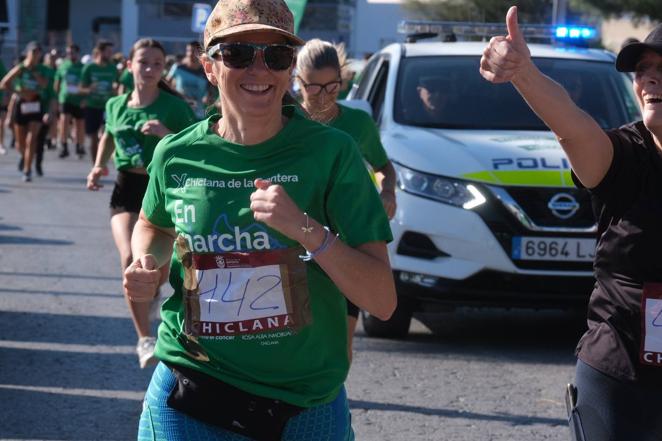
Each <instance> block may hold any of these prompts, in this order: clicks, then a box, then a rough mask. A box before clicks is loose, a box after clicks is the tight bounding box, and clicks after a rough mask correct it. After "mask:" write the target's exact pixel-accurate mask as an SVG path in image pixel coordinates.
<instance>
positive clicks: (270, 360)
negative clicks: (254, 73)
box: [142, 107, 392, 407]
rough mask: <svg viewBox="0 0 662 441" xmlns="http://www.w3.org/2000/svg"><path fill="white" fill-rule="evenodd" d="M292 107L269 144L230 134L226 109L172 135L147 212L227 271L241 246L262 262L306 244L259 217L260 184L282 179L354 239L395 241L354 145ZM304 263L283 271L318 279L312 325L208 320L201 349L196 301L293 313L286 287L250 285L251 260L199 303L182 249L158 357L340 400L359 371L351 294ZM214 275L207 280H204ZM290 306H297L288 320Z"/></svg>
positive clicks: (261, 386) (261, 391) (287, 391)
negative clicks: (350, 331)
mask: <svg viewBox="0 0 662 441" xmlns="http://www.w3.org/2000/svg"><path fill="white" fill-rule="evenodd" d="M284 111H285V114H286V115H287V116H289V117H290V118H289V120H288V123H287V124H286V125H285V127H284V128H283V129H282V130H281V131H280V132H279V133H278V134H277V135H276V136H274V137H273V138H271V139H269V140H267V141H265V142H263V143H260V144H257V145H251V146H244V145H238V144H234V143H231V142H228V141H226V140H224V139H222V138H220V137H219V136H218V135H217V134H216V133H215V132H214V131H213V128H212V127H213V125H214V124H215V123H216V121H217V120H218V118H219V116H218V115H215V116H211V117H209V118H208V119H206V120H203V121H201V122H199V123H197V124H195V125H192V126H191V127H189V128H187V129H186V130H184V131H182V132H180V133H179V134H177V135H171V136H167V137H165V138H164V139H163V140H162V141H161V142H160V143H159V145H158V146H157V147H156V152H155V154H154V158H153V160H152V163H151V164H150V166H149V168H148V171H149V175H150V179H149V185H148V188H147V191H146V193H145V197H144V199H143V206H142V208H143V210H144V213H145V215H146V216H147V218H148V219H149V220H150V222H152V223H154V224H155V225H157V226H160V227H164V228H175V230H176V232H177V233H178V234H179V235H180V238H183V240H184V242H186V243H187V244H188V246H189V247H190V248H191V249H192V251H193V252H194V253H195V254H197V255H198V256H202V257H203V258H212V259H213V258H215V259H216V263H217V264H218V266H219V268H221V267H224V266H225V265H226V263H227V265H232V262H233V258H224V257H223V256H221V255H220V254H217V253H226V254H228V253H231V252H233V251H234V252H239V253H235V254H241V255H243V256H244V258H248V259H253V258H254V259H256V260H259V257H258V256H260V255H263V253H267V254H269V253H271V252H273V253H290V254H292V253H293V252H301V251H302V250H301V249H299V248H297V247H299V244H298V243H296V242H294V241H292V240H291V239H289V238H287V237H285V236H284V235H282V234H280V233H279V232H277V231H275V230H273V229H271V228H269V227H268V226H266V225H265V224H263V223H260V222H256V221H255V219H254V218H253V213H252V212H251V209H250V195H251V193H252V192H253V191H254V190H255V189H254V188H253V181H254V179H256V178H267V179H270V180H271V181H272V182H273V183H274V184H279V185H282V186H283V187H284V189H285V191H286V192H287V193H288V194H289V196H290V197H291V198H292V199H293V201H294V202H295V203H296V204H297V205H298V206H299V207H300V208H301V209H302V210H303V211H305V212H307V213H308V215H309V216H311V217H312V218H314V219H316V220H318V221H319V222H320V223H322V224H324V225H327V226H329V228H330V229H331V230H332V231H333V232H336V233H338V234H339V236H340V239H341V240H343V241H344V242H345V243H347V244H348V245H349V246H352V247H356V246H359V245H361V244H364V243H367V242H373V241H390V240H392V236H391V231H390V227H389V224H388V220H387V219H386V215H385V214H384V209H383V208H382V204H381V202H380V200H379V196H378V195H377V192H376V190H375V187H374V185H373V184H372V182H371V181H370V179H369V177H368V174H367V173H366V172H365V167H364V165H363V161H361V159H360V155H359V153H358V149H357V147H356V145H355V143H354V141H353V140H352V139H351V138H350V137H349V136H348V135H347V134H345V133H342V132H341V131H339V130H335V129H333V128H330V127H327V126H324V125H322V124H319V123H316V122H314V121H310V120H308V119H307V118H305V117H304V116H303V115H301V114H300V113H299V112H298V111H297V112H295V111H294V110H293V108H292V107H285V108H284ZM209 253H215V254H209ZM279 255H280V254H279ZM246 256H248V257H246ZM251 256H252V257H251ZM293 260H294V261H295V262H296V263H292V260H290V261H289V263H282V262H283V261H280V262H281V265H280V267H284V268H286V269H283V270H282V271H283V272H281V275H282V274H285V273H287V272H288V271H289V270H291V269H293V268H297V270H298V271H300V272H299V273H298V274H300V275H302V276H301V277H302V279H303V280H304V281H306V282H307V288H306V289H305V295H303V296H302V297H299V300H301V299H302V298H303V300H304V301H303V302H302V303H301V302H299V304H303V305H306V306H305V307H304V308H303V309H305V310H306V311H308V312H309V316H310V317H311V319H310V321H308V322H306V323H307V324H306V325H304V326H302V327H301V328H300V329H297V330H293V329H290V328H286V329H279V330H278V331H274V330H273V329H272V328H270V327H269V326H272V325H273V326H277V325H278V321H277V320H276V319H273V320H274V321H273V322H272V321H271V320H272V319H268V320H267V321H266V322H265V321H262V322H260V323H262V324H260V323H258V322H259V320H248V321H247V322H241V321H239V322H233V323H228V322H221V323H225V325H224V327H221V328H218V327H215V328H214V327H210V328H208V329H207V330H206V331H205V326H199V327H198V328H197V329H199V330H200V329H201V332H202V334H201V335H200V336H198V337H197V342H196V343H195V344H193V345H192V346H191V343H190V342H191V341H192V340H191V339H187V338H185V337H184V334H183V329H185V328H184V326H188V325H189V324H190V322H191V320H189V322H186V321H185V318H184V317H190V315H189V316H187V312H191V311H195V309H196V308H197V311H198V313H199V314H201V317H202V314H203V313H211V311H212V308H214V309H213V311H215V313H216V314H227V315H228V316H229V317H234V316H235V314H236V316H237V317H240V318H243V317H244V315H245V314H249V313H255V314H269V315H270V316H273V315H276V316H277V315H278V314H280V313H281V312H282V311H283V309H282V308H280V309H279V307H277V306H275V305H271V304H270V303H269V300H265V298H262V294H264V295H266V294H267V291H268V290H269V289H274V292H276V287H277V284H273V283H270V284H269V286H265V287H264V292H262V293H260V292H256V291H255V289H252V290H248V286H249V285H250V284H251V283H257V281H256V280H258V281H259V280H260V278H257V276H255V277H256V278H252V276H246V274H245V273H242V271H249V273H250V271H257V269H256V270H253V269H245V268H244V269H242V270H241V271H239V272H238V273H235V272H234V271H235V270H234V269H232V270H231V272H230V273H224V274H225V275H223V276H222V277H221V276H218V275H217V278H216V279H213V277H214V276H213V275H211V276H209V277H212V279H209V277H208V280H207V281H206V282H205V283H207V284H209V283H215V285H214V289H213V292H211V291H212V290H206V291H204V292H202V291H203V289H202V288H201V289H200V296H199V299H197V298H196V297H195V296H191V295H189V294H186V292H187V291H186V290H183V288H182V283H183V276H184V271H183V267H182V264H181V263H180V261H179V260H178V259H177V258H176V257H175V256H173V259H172V261H171V268H170V270H171V271H170V283H171V284H172V286H173V287H174V290H175V291H174V294H173V295H172V296H171V297H170V298H169V299H168V300H167V301H166V302H165V303H164V305H163V307H162V312H161V315H162V318H163V321H162V323H161V325H160V327H159V335H158V340H157V345H156V355H157V357H158V358H159V359H161V360H164V361H165V362H170V363H174V364H177V365H183V366H186V367H189V368H193V369H197V370H200V371H202V372H205V373H207V374H208V375H211V376H214V377H216V378H218V379H220V380H222V381H225V382H227V383H229V384H232V385H234V386H235V387H238V388H240V389H242V390H245V391H247V392H250V393H253V394H256V395H259V396H265V397H271V398H274V399H279V400H283V401H286V402H288V403H292V404H295V405H299V406H303V407H311V406H317V405H320V404H324V403H328V402H330V401H332V400H333V399H335V397H336V396H337V394H338V392H339V390H340V388H341V387H342V384H343V382H344V381H345V378H346V376H347V372H348V369H349V360H348V355H347V322H346V315H347V306H346V300H345V297H344V296H343V294H342V293H341V292H340V290H339V289H338V288H337V287H336V286H335V285H334V284H333V282H332V281H331V279H330V278H329V277H328V276H327V275H326V273H325V272H324V271H323V270H322V269H321V268H320V267H319V266H318V265H317V264H316V263H315V262H314V261H310V262H302V261H301V260H300V259H299V258H298V257H296V256H294V259H293ZM253 266H257V267H260V268H263V267H261V266H260V265H259V264H258V265H253ZM205 274H207V273H206V272H205V273H202V275H198V276H197V277H199V278H200V283H202V281H203V278H204V275H205ZM242 274H244V276H243V278H242ZM250 274H253V273H250ZM232 275H235V279H232ZM283 277H285V276H284V275H283ZM263 278H264V277H263ZM189 280H191V279H189ZM214 280H216V282H214ZM233 280H234V281H233ZM237 280H238V281H237ZM278 280H279V281H280V280H281V279H280V278H278ZM244 282H245V283H246V285H245V288H244V285H243V284H242V283H244ZM278 283H281V282H278ZM282 283H283V286H284V285H285V282H282ZM304 285H305V283H304V284H299V285H297V286H299V287H301V286H304ZM201 286H202V285H201ZM205 286H206V285H205ZM250 286H253V285H250ZM283 286H281V288H282V289H286V288H284V287H283ZM242 290H243V291H242ZM247 292H250V293H251V294H250V295H249V294H247ZM242 293H243V294H242ZM279 296H280V297H278V296H276V297H277V298H281V299H282V298H283V296H284V295H283V294H279ZM191 299H194V300H191ZM185 305H192V306H185ZM271 309H273V310H271ZM263 310H269V311H266V312H265V311H263ZM288 311H289V309H285V312H286V314H285V315H286V316H287V313H288ZM240 314H241V316H240ZM214 323H217V322H214ZM281 323H282V322H281ZM242 324H243V325H242ZM242 326H244V328H243V329H242ZM264 326H266V327H264ZM214 330H215V331H214ZM205 332H207V333H211V334H207V335H205V334H204V333H205ZM214 332H216V334H214ZM192 347H194V348H195V349H192ZM187 348H188V351H187ZM196 353H197V354H198V355H199V354H201V353H204V354H205V355H206V356H205V357H200V356H196V355H195V354H196Z"/></svg>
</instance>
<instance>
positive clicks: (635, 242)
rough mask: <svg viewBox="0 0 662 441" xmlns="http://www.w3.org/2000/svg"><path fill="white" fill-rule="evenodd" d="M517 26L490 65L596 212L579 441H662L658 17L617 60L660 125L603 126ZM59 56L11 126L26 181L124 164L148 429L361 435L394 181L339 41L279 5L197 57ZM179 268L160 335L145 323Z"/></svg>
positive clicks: (132, 306)
mask: <svg viewBox="0 0 662 441" xmlns="http://www.w3.org/2000/svg"><path fill="white" fill-rule="evenodd" d="M249 12H250V13H249ZM507 28H508V36H503V37H495V38H493V39H492V40H491V41H490V43H489V44H488V46H487V47H486V49H485V52H484V54H483V58H482V60H481V65H480V72H481V73H482V75H483V76H484V77H485V79H486V80H488V81H491V82H494V83H504V82H511V83H513V84H514V85H515V87H516V88H517V90H518V91H519V92H520V94H521V95H522V96H523V97H524V98H525V99H526V102H527V103H528V104H529V105H530V106H531V107H532V109H533V110H534V111H535V112H536V113H537V114H538V115H539V116H540V117H541V118H542V119H543V120H544V121H545V123H546V124H547V125H548V127H549V128H550V129H551V130H552V131H553V132H554V133H555V134H556V136H557V137H558V139H559V141H560V143H561V145H562V147H563V148H564V150H565V152H566V154H567V156H568V157H569V159H570V162H571V163H572V166H573V172H574V174H573V178H574V179H575V182H576V184H577V186H579V187H585V188H587V189H589V191H590V193H591V195H592V197H593V198H594V203H595V204H596V207H597V211H598V213H597V214H598V218H599V226H600V234H599V238H598V247H597V257H596V262H595V269H596V272H595V274H596V279H597V283H596V285H595V291H594V292H593V295H592V297H591V303H590V305H589V321H588V323H589V330H588V332H587V333H586V335H585V336H584V337H583V338H582V340H581V341H580V344H579V348H578V357H579V361H578V365H577V374H576V387H575V386H571V388H569V389H568V390H569V391H571V393H570V394H569V403H570V406H569V407H570V410H571V411H572V415H571V417H570V423H571V427H572V429H573V430H572V433H573V437H574V439H587V440H598V439H600V440H622V439H642V440H643V439H661V437H662V433H661V432H662V427H661V424H660V421H662V418H661V415H660V409H662V401H661V400H662V394H661V393H660V391H661V390H662V389H661V384H662V380H661V378H662V376H661V375H660V371H659V369H660V366H662V353H657V358H654V354H653V353H650V352H646V351H644V350H643V348H644V344H642V341H644V342H649V340H651V339H654V340H655V342H658V341H662V331H660V330H659V328H661V326H659V324H657V321H655V320H658V318H659V316H660V311H659V299H660V298H662V279H661V276H660V274H662V267H661V266H660V259H659V257H658V254H659V253H658V252H657V251H658V249H659V247H660V246H662V235H661V234H660V229H659V223H658V222H660V221H662V208H661V205H660V200H662V193H661V190H660V189H661V188H662V184H661V182H662V181H661V180H660V176H662V153H660V152H661V151H662V107H661V106H662V25H660V26H658V27H657V28H655V30H654V31H653V32H652V33H651V34H650V35H649V36H648V37H647V38H646V40H645V41H644V42H643V43H632V44H629V45H627V46H626V47H624V48H623V49H622V50H621V51H620V53H619V55H618V58H617V60H616V68H617V69H618V70H620V71H623V72H633V92H634V94H635V96H636V98H637V102H638V104H639V107H640V110H641V113H642V117H643V121H639V122H636V123H632V124H630V125H628V126H625V127H622V128H620V129H614V130H609V131H606V132H605V131H604V130H603V129H601V128H600V126H599V125H598V124H597V123H596V122H595V121H594V120H593V119H592V118H591V117H590V116H589V115H587V114H586V113H584V112H583V111H582V110H581V109H579V108H578V107H577V106H576V105H575V103H574V102H573V100H572V97H571V95H570V94H568V93H567V92H566V91H565V90H564V89H563V88H562V87H561V86H560V85H559V84H557V83H556V82H554V81H552V80H551V79H550V78H548V77H546V76H545V75H543V74H542V73H541V72H540V71H539V70H538V69H537V68H536V66H535V65H534V64H533V62H532V60H531V56H530V53H529V50H528V46H527V43H526V41H525V40H524V37H523V36H522V34H521V33H520V30H519V26H518V23H517V10H516V8H511V10H510V11H509V13H508V16H507ZM297 51H298V58H297ZM60 55H61V54H60V53H59V52H57V51H54V50H51V51H49V52H48V53H44V52H43V49H42V47H41V46H40V45H39V44H38V43H37V42H31V43H29V44H28V45H27V46H26V47H25V51H24V54H23V56H22V57H21V59H20V60H18V61H17V62H16V64H15V65H14V66H13V67H12V68H11V69H10V70H9V71H8V72H6V73H4V72H3V75H2V80H1V81H0V89H2V90H3V91H4V95H3V97H2V102H3V106H2V124H0V127H1V128H4V127H5V125H7V127H10V128H11V135H12V137H13V141H12V143H11V146H13V147H14V148H15V149H16V150H17V152H18V153H19V155H18V157H19V163H18V169H19V171H20V172H21V173H22V179H23V180H24V181H26V182H30V181H31V180H32V170H33V169H34V170H35V172H36V174H37V175H43V173H44V167H43V156H44V155H43V152H44V149H56V148H59V155H58V156H59V157H60V158H61V159H62V160H64V159H66V158H67V157H68V156H70V155H72V154H75V155H76V156H78V157H80V158H82V157H84V156H86V155H89V157H90V158H91V161H92V168H91V170H90V172H89V175H88V176H87V187H88V189H90V190H98V189H99V188H100V187H101V186H102V185H101V178H102V177H103V176H105V175H108V174H109V171H108V166H107V163H108V161H109V160H110V159H111V157H112V158H113V162H114V166H115V169H116V171H117V173H116V180H115V184H114V188H113V191H112V195H111V199H110V216H111V222H110V224H111V230H112V234H113V238H114V240H115V243H116V246H117V249H118V252H119V255H120V260H121V266H122V271H123V275H124V295H125V298H126V301H127V304H128V306H129V310H130V312H131V316H132V318H133V322H134V325H135V328H136V333H137V336H138V344H137V353H138V357H139V362H140V366H141V367H145V366H148V365H150V364H153V363H157V362H159V364H158V366H157V368H156V370H155V372H154V375H153V377H152V381H151V383H150V385H149V390H148V393H147V394H146V398H145V402H144V406H143V414H142V418H141V422H140V429H139V435H138V437H139V439H169V440H176V439H189V440H190V439H218V440H231V439H239V438H237V435H242V436H245V437H249V438H250V439H258V440H262V439H287V440H304V439H305V440H309V439H330V440H351V439H353V438H354V435H353V431H352V428H351V418H350V415H349V408H348V401H347V397H346V394H345V390H344V386H343V384H344V381H345V378H346V375H347V373H348V370H349V366H350V363H351V338H352V334H353V331H354V326H355V324H356V316H357V311H358V309H359V308H360V309H364V310H366V311H367V312H369V313H370V314H372V315H374V316H376V317H378V318H380V319H383V320H387V319H388V318H389V317H390V316H391V314H392V313H393V311H394V310H395V307H396V294H395V285H394V281H393V277H392V273H391V268H390V265H389V260H388V254H387V251H386V242H388V241H390V240H391V239H392V236H391V232H390V228H389V224H388V219H389V218H392V217H393V215H394V213H395V212H396V200H395V184H396V182H395V181H396V177H395V172H394V170H393V166H392V165H391V163H390V161H389V160H388V157H387V156H386V153H385V152H384V148H383V146H382V145H381V142H380V140H379V133H378V131H377V129H376V127H375V125H374V122H373V121H372V119H371V118H370V117H369V116H368V115H367V114H363V113H361V112H359V111H356V110H352V109H350V108H349V107H345V106H343V105H339V104H338V103H337V98H338V96H339V94H340V93H341V90H342V89H343V87H344V86H346V85H345V84H344V82H345V79H346V78H350V77H351V75H347V74H346V72H343V67H344V65H345V60H344V57H343V52H342V50H339V48H337V47H335V46H334V45H332V44H330V43H327V42H323V41H320V40H312V41H309V42H307V43H306V42H304V41H302V40H301V39H300V38H299V37H297V36H296V35H294V33H293V17H292V14H291V13H290V11H289V9H288V8H287V6H286V4H285V2H283V1H282V0H228V1H223V2H218V4H217V5H216V7H215V8H214V10H213V12H212V15H211V17H210V19H209V20H208V22H207V26H206V28H205V33H204V46H201V45H200V44H199V43H197V42H191V43H190V44H189V45H188V47H187V51H186V54H185V55H184V56H183V57H182V58H181V60H179V61H176V60H175V61H173V59H172V57H169V56H167V54H166V51H165V50H164V48H163V46H162V45H161V44H160V43H159V42H158V41H155V40H153V39H148V38H146V39H141V40H138V41H137V42H135V44H134V45H133V47H132V50H131V52H130V54H128V56H127V58H126V59H125V58H124V57H123V56H121V55H113V47H112V44H110V43H109V42H107V41H99V42H97V44H96V46H95V47H94V51H93V53H92V55H91V57H90V60H89V62H87V63H83V61H82V59H81V57H80V50H79V48H78V46H76V45H75V44H72V45H69V46H68V47H67V48H66V56H65V57H60ZM477 68H478V67H477ZM3 71H4V69H3ZM294 84H296V86H298V88H299V90H300V95H299V99H298V100H297V99H296V97H293V96H292V88H293V85H294ZM219 91H220V92H219ZM219 95H220V96H219ZM5 122H6V123H7V124H5ZM0 130H2V129H0ZM5 135H6V134H5V133H3V132H1V131H0V139H2V140H4V139H6V138H9V137H5ZM157 144H158V148H157ZM0 148H1V149H2V152H6V150H7V149H8V148H10V146H0ZM366 164H368V168H369V169H371V171H372V173H371V174H370V173H368V172H367V171H366ZM371 177H372V179H371ZM375 189H377V191H375ZM439 222H444V219H439ZM168 277H169V280H170V283H171V285H172V288H173V290H174V294H172V295H171V296H170V297H168V299H167V300H166V301H165V303H164V304H163V305H162V306H161V316H162V320H163V321H162V324H161V325H160V327H159V333H158V339H157V338H155V337H154V336H152V335H151V332H150V319H149V311H150V308H151V305H152V304H153V303H154V302H155V299H156V298H158V292H159V289H160V286H161V285H162V284H163V283H164V282H165V281H166V280H167V279H168ZM656 305H657V306H656ZM656 314H657V315H656ZM348 316H349V318H348ZM649 316H651V317H653V318H655V320H653V322H652V323H653V326H651V328H650V329H646V328H645V327H644V326H642V323H644V322H643V321H642V320H643V319H644V318H646V317H649ZM640 349H641V351H640ZM640 352H641V353H640ZM442 392H443V391H442ZM218 397H223V399H222V400H219V399H218ZM241 439H245V438H243V437H242V438H241Z"/></svg>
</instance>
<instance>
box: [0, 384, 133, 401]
mask: <svg viewBox="0 0 662 441" xmlns="http://www.w3.org/2000/svg"><path fill="white" fill-rule="evenodd" d="M0 389H12V390H24V391H30V392H41V393H47V394H60V395H74V396H78V397H94V398H117V399H120V400H133V401H142V400H143V398H145V392H144V391H134V390H107V389H75V388H63V387H43V386H25V385H16V384H0Z"/></svg>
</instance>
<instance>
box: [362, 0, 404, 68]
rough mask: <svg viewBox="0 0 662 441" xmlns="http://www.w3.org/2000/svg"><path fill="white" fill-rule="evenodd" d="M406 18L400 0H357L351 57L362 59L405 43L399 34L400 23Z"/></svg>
mask: <svg viewBox="0 0 662 441" xmlns="http://www.w3.org/2000/svg"><path fill="white" fill-rule="evenodd" d="M405 18H406V14H405V11H404V9H403V8H402V7H401V4H400V1H398V0H357V1H356V13H355V14H354V23H353V29H352V39H351V48H350V50H351V55H352V56H353V57H355V58H361V57H362V56H363V55H364V54H365V53H367V52H376V51H378V50H379V49H381V48H383V47H384V46H386V45H388V44H391V43H394V42H398V41H404V36H403V35H400V34H398V33H397V27H398V23H400V21H401V20H404V19H405Z"/></svg>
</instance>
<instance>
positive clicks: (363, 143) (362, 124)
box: [329, 104, 388, 170]
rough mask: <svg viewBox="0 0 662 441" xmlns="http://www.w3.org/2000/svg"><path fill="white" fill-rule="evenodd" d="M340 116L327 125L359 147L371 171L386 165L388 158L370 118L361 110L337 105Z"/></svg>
mask: <svg viewBox="0 0 662 441" xmlns="http://www.w3.org/2000/svg"><path fill="white" fill-rule="evenodd" d="M338 107H339V108H340V114H339V115H338V116H337V117H336V119H334V120H333V121H332V122H331V123H330V124H329V125H330V126H331V127H335V128H336V129H338V130H342V131H343V132H346V133H348V134H349V135H350V136H351V137H352V138H354V141H356V143H357V144H358V146H359V150H360V151H361V155H362V156H363V159H365V161H366V162H367V163H368V164H370V166H371V167H372V169H373V170H380V169H382V168H383V167H384V166H385V165H386V164H387V163H388V156H386V151H385V150H384V146H383V145H382V142H381V140H380V139H379V131H378V130H377V126H376V125H375V122H374V121H373V119H372V117H371V116H370V115H368V114H367V113H366V112H364V111H363V110H359V109H352V108H351V107H347V106H343V105H341V104H338Z"/></svg>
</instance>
